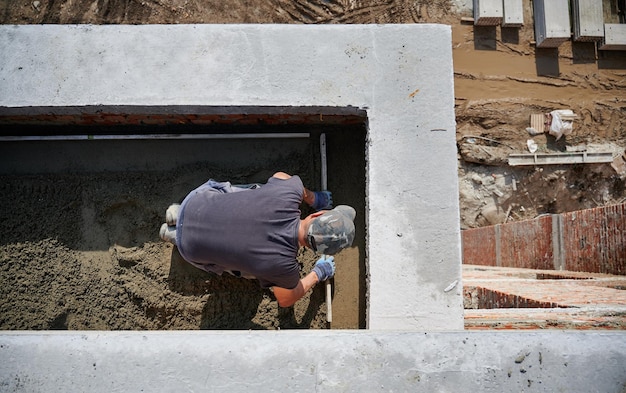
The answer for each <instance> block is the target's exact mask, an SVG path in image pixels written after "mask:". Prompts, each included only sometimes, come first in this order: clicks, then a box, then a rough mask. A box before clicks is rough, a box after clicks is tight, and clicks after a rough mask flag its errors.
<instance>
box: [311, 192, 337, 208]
mask: <svg viewBox="0 0 626 393" xmlns="http://www.w3.org/2000/svg"><path fill="white" fill-rule="evenodd" d="M313 194H314V195H315V201H314V202H313V204H312V205H311V207H312V208H313V209H315V210H330V209H332V208H333V194H332V193H331V192H330V191H314V192H313Z"/></svg>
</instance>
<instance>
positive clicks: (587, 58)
mask: <svg viewBox="0 0 626 393" xmlns="http://www.w3.org/2000/svg"><path fill="white" fill-rule="evenodd" d="M572 57H573V62H574V64H592V63H595V62H596V57H597V55H596V43H595V42H576V41H572Z"/></svg>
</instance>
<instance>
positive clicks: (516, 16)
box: [502, 0, 524, 27]
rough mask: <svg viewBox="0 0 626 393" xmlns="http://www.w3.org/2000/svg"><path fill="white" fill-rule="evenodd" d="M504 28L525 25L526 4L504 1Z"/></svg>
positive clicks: (511, 0) (519, 1)
mask: <svg viewBox="0 0 626 393" xmlns="http://www.w3.org/2000/svg"><path fill="white" fill-rule="evenodd" d="M503 6H504V13H503V15H504V16H503V19H502V26H504V27H520V26H523V25H524V4H523V2H522V0H504V2H503Z"/></svg>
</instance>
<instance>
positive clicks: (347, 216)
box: [160, 172, 356, 307]
mask: <svg viewBox="0 0 626 393" xmlns="http://www.w3.org/2000/svg"><path fill="white" fill-rule="evenodd" d="M302 202H305V203H307V204H308V205H309V206H311V207H312V208H313V209H314V210H316V212H315V213H313V214H310V215H309V216H307V217H306V218H304V219H301V218H300V214H301V213H300V204H301V203H302ZM332 203H333V201H332V194H331V193H330V192H328V191H315V192H313V191H310V190H308V189H306V188H305V187H304V186H303V184H302V180H300V177H298V176H290V175H288V174H286V173H284V172H277V173H275V174H274V175H273V176H272V177H271V178H270V179H269V180H268V181H267V183H266V184H264V185H258V184H254V185H248V186H235V185H231V183H230V182H217V181H215V180H209V181H208V182H206V183H204V184H203V185H201V186H200V187H198V188H196V189H195V190H193V191H192V192H191V193H189V195H187V197H185V199H184V200H183V202H182V203H181V204H180V205H178V204H173V205H171V206H170V207H169V208H168V209H167V211H166V223H164V224H163V225H162V226H161V229H160V236H161V239H163V240H164V241H168V242H170V243H172V244H174V245H176V246H177V247H178V251H179V252H180V254H181V256H182V257H183V258H184V259H185V260H186V261H188V262H189V263H191V264H192V265H194V266H196V267H198V268H200V269H202V270H206V271H208V272H213V273H216V274H220V275H221V274H222V273H223V272H228V273H231V274H233V275H235V276H238V277H244V278H255V279H257V280H259V283H260V284H261V286H262V287H264V288H270V287H271V288H272V289H273V291H274V296H275V297H276V300H277V301H278V304H279V305H280V306H281V307H290V306H292V305H293V304H294V303H295V302H296V301H297V300H298V299H300V298H301V297H302V296H304V294H306V293H307V292H308V291H309V290H310V289H311V288H313V287H314V286H315V284H317V283H318V282H321V281H325V280H327V279H329V278H331V277H332V276H333V275H334V274H335V263H334V258H333V256H332V255H334V254H336V253H338V252H339V251H341V250H342V249H344V248H346V247H349V246H351V245H352V241H353V240H354V222H353V221H354V217H355V216H356V212H355V210H354V209H353V208H352V207H350V206H345V205H341V206H337V207H335V208H334V209H332ZM330 209H332V210H330ZM299 247H309V248H311V249H312V250H313V251H315V252H316V253H319V254H321V255H322V256H321V257H320V258H319V259H318V260H317V262H316V263H315V266H314V267H313V269H312V271H311V272H309V273H308V274H307V275H306V276H305V277H304V278H302V279H300V268H299V264H298V262H297V260H296V255H297V252H298V249H299Z"/></svg>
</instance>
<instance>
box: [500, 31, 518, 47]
mask: <svg viewBox="0 0 626 393" xmlns="http://www.w3.org/2000/svg"><path fill="white" fill-rule="evenodd" d="M500 37H501V39H502V42H504V43H507V44H515V45H517V44H519V27H501V28H500Z"/></svg>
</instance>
